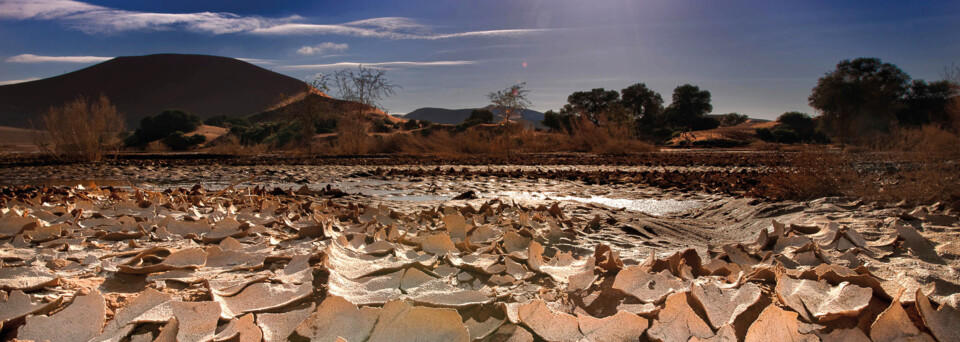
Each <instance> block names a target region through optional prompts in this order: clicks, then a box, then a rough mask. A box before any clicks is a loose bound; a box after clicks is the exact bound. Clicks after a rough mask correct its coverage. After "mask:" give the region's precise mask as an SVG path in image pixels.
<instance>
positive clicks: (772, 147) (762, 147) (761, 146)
mask: <svg viewBox="0 0 960 342" xmlns="http://www.w3.org/2000/svg"><path fill="white" fill-rule="evenodd" d="M747 148H749V149H751V150H754V151H780V150H781V149H782V147H781V145H780V144H778V143H772V142H767V141H763V140H755V141H753V142H751V143H750V145H747Z"/></svg>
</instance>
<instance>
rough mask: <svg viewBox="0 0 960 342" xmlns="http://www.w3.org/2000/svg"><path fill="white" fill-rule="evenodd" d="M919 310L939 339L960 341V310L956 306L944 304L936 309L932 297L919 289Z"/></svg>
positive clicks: (931, 331) (928, 326) (924, 320)
mask: <svg viewBox="0 0 960 342" xmlns="http://www.w3.org/2000/svg"><path fill="white" fill-rule="evenodd" d="M917 310H918V311H920V317H922V318H923V323H924V324H926V326H927V328H928V329H930V333H931V334H933V337H936V338H937V340H938V341H941V342H944V341H960V310H957V308H956V307H953V306H950V305H947V304H943V305H940V307H939V308H937V309H936V310H934V309H933V306H932V305H931V304H930V298H927V295H926V294H924V293H923V291H920V290H919V289H917Z"/></svg>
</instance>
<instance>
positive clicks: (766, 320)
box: [744, 304, 819, 342]
mask: <svg viewBox="0 0 960 342" xmlns="http://www.w3.org/2000/svg"><path fill="white" fill-rule="evenodd" d="M744 341H745V342H771V341H810V342H814V341H819V338H817V336H815V335H812V334H810V335H808V334H801V333H800V321H798V320H797V313H795V312H791V311H785V310H783V309H781V308H780V307H778V306H776V305H772V304H771V305H768V306H767V308H766V309H764V310H763V312H761V313H760V317H757V320H756V321H754V322H753V324H751V325H750V328H749V329H747V336H746V338H745V339H744Z"/></svg>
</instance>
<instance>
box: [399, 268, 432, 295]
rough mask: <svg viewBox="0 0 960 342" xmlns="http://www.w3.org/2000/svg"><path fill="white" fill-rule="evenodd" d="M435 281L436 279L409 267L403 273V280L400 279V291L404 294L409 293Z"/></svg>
mask: <svg viewBox="0 0 960 342" xmlns="http://www.w3.org/2000/svg"><path fill="white" fill-rule="evenodd" d="M436 279H437V278H436V277H434V276H431V275H429V274H427V273H425V272H423V271H421V270H420V269H418V268H416V267H411V268H409V269H407V270H406V271H404V273H403V278H401V279H400V290H401V291H403V292H405V293H409V292H410V291H413V290H414V289H415V288H417V287H420V286H421V285H423V284H426V283H428V282H430V281H432V280H436Z"/></svg>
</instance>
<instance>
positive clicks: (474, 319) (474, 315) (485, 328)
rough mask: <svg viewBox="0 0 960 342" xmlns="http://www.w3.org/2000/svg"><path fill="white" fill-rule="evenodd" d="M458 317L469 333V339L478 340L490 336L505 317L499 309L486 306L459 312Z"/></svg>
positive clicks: (504, 320) (503, 321)
mask: <svg viewBox="0 0 960 342" xmlns="http://www.w3.org/2000/svg"><path fill="white" fill-rule="evenodd" d="M460 316H461V317H463V325H465V326H466V327H467V331H469V332H470V338H471V339H473V340H478V339H481V338H484V337H487V336H490V335H491V334H493V333H494V332H496V331H497V329H499V328H500V326H502V325H503V324H504V323H505V322H506V321H507V317H506V315H504V314H503V312H501V311H500V310H499V309H491V308H490V307H487V306H477V307H476V308H473V309H469V310H461V311H460Z"/></svg>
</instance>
